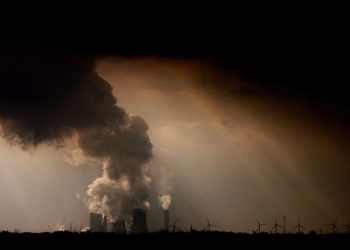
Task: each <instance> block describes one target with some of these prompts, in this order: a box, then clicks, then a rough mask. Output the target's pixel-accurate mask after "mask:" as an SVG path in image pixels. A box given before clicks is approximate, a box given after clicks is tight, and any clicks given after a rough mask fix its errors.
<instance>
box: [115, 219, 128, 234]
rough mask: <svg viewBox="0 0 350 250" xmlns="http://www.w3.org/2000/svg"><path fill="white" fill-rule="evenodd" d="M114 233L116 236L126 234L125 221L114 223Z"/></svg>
mask: <svg viewBox="0 0 350 250" xmlns="http://www.w3.org/2000/svg"><path fill="white" fill-rule="evenodd" d="M112 232H113V233H116V234H125V233H126V227H125V220H116V221H115V222H113V223H112Z"/></svg>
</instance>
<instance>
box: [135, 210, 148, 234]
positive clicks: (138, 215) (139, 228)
mask: <svg viewBox="0 0 350 250" xmlns="http://www.w3.org/2000/svg"><path fill="white" fill-rule="evenodd" d="M147 232H148V230H147V222H146V210H145V209H134V210H133V211H132V227H131V233H133V234H142V233H147Z"/></svg>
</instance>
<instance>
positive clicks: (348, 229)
mask: <svg viewBox="0 0 350 250" xmlns="http://www.w3.org/2000/svg"><path fill="white" fill-rule="evenodd" d="M343 227H346V232H347V233H348V234H350V220H349V221H348V224H345V225H343Z"/></svg>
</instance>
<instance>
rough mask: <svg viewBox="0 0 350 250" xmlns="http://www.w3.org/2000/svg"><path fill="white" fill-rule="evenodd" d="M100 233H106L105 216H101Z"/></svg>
mask: <svg viewBox="0 0 350 250" xmlns="http://www.w3.org/2000/svg"><path fill="white" fill-rule="evenodd" d="M101 232H104V233H107V216H103V220H102V224H101Z"/></svg>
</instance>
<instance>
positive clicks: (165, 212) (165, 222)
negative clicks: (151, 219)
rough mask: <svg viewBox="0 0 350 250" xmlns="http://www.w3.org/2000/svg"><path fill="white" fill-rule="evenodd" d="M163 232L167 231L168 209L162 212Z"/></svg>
mask: <svg viewBox="0 0 350 250" xmlns="http://www.w3.org/2000/svg"><path fill="white" fill-rule="evenodd" d="M164 230H165V231H169V209H165V210H164Z"/></svg>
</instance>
